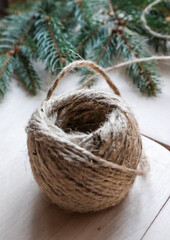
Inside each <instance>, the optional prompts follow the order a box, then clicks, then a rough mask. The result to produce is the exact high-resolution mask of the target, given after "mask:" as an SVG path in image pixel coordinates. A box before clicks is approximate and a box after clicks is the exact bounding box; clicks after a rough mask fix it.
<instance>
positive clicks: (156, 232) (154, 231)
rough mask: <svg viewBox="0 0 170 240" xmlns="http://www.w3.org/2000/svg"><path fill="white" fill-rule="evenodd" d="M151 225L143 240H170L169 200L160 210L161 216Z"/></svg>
mask: <svg viewBox="0 0 170 240" xmlns="http://www.w3.org/2000/svg"><path fill="white" fill-rule="evenodd" d="M158 216H159V217H157V218H156V219H155V221H154V222H153V223H152V224H151V227H150V228H149V229H148V231H147V232H146V234H145V235H144V237H143V240H150V239H154V240H160V235H161V239H170V234H169V229H168V228H169V227H170V199H169V198H168V200H167V202H166V203H165V205H164V206H163V207H162V209H161V210H160V214H159V215H158Z"/></svg>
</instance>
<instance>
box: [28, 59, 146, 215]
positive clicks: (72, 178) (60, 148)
mask: <svg viewBox="0 0 170 240" xmlns="http://www.w3.org/2000/svg"><path fill="white" fill-rule="evenodd" d="M80 66H86V67H89V68H91V69H92V70H93V71H95V72H97V73H100V74H101V75H102V76H103V77H104V79H105V80H106V82H107V83H108V85H109V86H110V87H111V88H112V90H113V92H114V93H113V94H109V93H106V92H103V91H98V90H89V89H80V90H74V91H71V92H68V93H65V94H62V95H60V96H57V97H53V98H51V96H52V94H53V92H54V90H55V88H56V87H57V85H58V82H59V81H60V80H61V79H62V78H63V77H64V76H65V75H66V73H68V72H69V71H70V70H72V69H73V68H74V67H80ZM26 130H27V134H28V140H27V144H28V154H29V158H30V163H31V168H32V171H33V174H34V178H35V180H36V181H37V183H38V185H39V186H40V188H41V189H42V190H43V192H44V193H45V194H46V195H47V196H48V198H49V199H50V200H51V201H52V202H53V203H56V204H57V205H58V206H59V207H61V208H64V209H66V210H69V211H76V212H91V211H98V210H102V209H105V208H108V207H111V206H114V205H116V204H118V203H119V202H120V201H121V200H122V199H124V198H125V197H126V195H127V193H128V192H129V189H130V188H131V186H132V184H133V182H134V180H135V178H136V176H137V175H143V174H146V173H147V172H148V170H149V165H148V162H147V160H146V158H145V157H144V155H143V150H142V140H141V136H140V133H139V130H138V125H137V122H136V120H135V117H134V115H133V113H132V112H131V110H130V109H129V107H128V106H127V105H126V103H125V102H124V100H123V99H122V98H121V97H120V93H119V90H118V89H117V87H116V86H115V85H114V84H113V82H112V81H111V79H110V78H109V76H108V75H107V74H106V73H105V71H104V69H102V68H101V67H99V66H98V65H96V64H95V63H93V62H90V61H84V60H81V61H75V62H73V63H71V64H69V65H68V66H66V67H65V68H64V69H63V70H62V71H61V72H60V73H59V75H58V77H57V79H56V80H55V81H54V83H53V85H52V87H51V88H50V90H49V91H48V93H47V97H46V100H45V102H44V103H42V105H41V107H40V108H39V109H37V110H36V112H35V113H33V115H32V117H31V119H30V120H29V123H28V126H27V129H26Z"/></svg>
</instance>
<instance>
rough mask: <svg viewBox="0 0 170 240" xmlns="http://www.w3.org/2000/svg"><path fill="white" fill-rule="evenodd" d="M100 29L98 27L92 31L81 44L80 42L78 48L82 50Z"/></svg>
mask: <svg viewBox="0 0 170 240" xmlns="http://www.w3.org/2000/svg"><path fill="white" fill-rule="evenodd" d="M98 31H99V29H97V30H95V31H94V32H92V33H91V34H90V35H89V36H88V37H87V38H85V39H84V40H83V42H82V43H81V44H79V46H78V48H77V49H78V50H79V51H80V50H81V48H83V47H84V46H85V45H86V43H87V42H88V41H89V40H90V39H91V38H93V37H94V36H95V35H96V34H97V33H98Z"/></svg>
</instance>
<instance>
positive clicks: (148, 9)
mask: <svg viewBox="0 0 170 240" xmlns="http://www.w3.org/2000/svg"><path fill="white" fill-rule="evenodd" d="M160 2H162V0H156V1H154V2H152V3H151V4H149V5H148V6H147V7H146V8H145V9H144V10H143V13H142V15H141V21H142V22H143V26H144V28H145V29H146V30H147V31H148V32H149V33H150V34H151V35H152V36H153V37H156V38H161V39H166V40H170V35H166V34H160V33H158V32H155V31H153V30H152V29H151V28H150V27H149V26H148V24H147V21H146V14H147V13H148V12H149V11H150V10H151V9H152V7H153V6H155V5H157V4H158V3H160Z"/></svg>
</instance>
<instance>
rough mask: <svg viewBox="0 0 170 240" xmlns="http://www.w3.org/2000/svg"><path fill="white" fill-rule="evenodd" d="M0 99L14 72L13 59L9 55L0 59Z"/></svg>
mask: <svg viewBox="0 0 170 240" xmlns="http://www.w3.org/2000/svg"><path fill="white" fill-rule="evenodd" d="M0 69H1V70H0V97H3V96H4V94H5V92H6V90H7V88H8V85H9V81H10V79H11V76H12V73H13V71H14V58H13V56H11V55H9V54H8V55H2V56H1V58H0Z"/></svg>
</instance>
